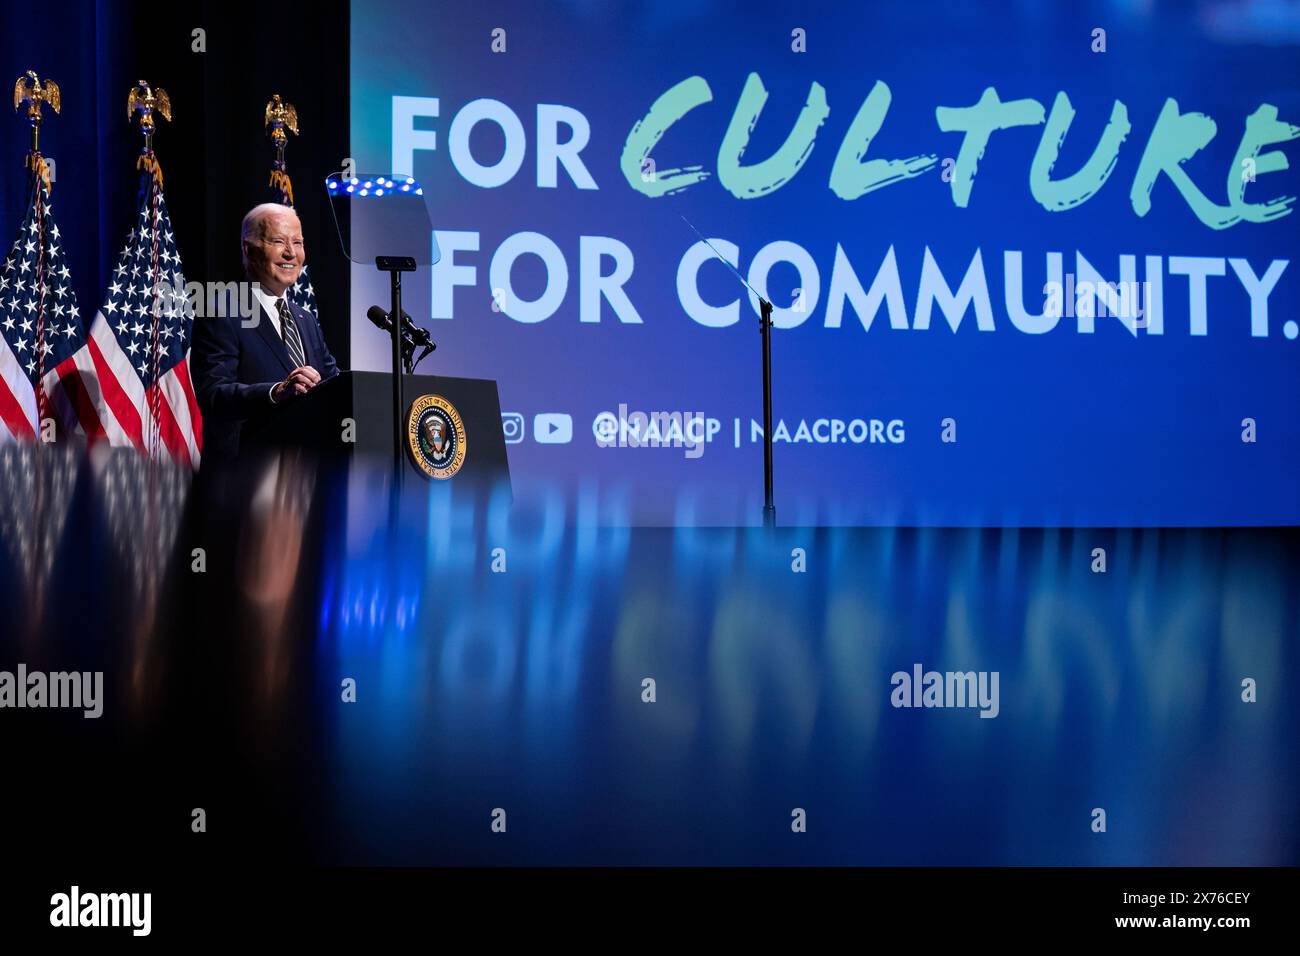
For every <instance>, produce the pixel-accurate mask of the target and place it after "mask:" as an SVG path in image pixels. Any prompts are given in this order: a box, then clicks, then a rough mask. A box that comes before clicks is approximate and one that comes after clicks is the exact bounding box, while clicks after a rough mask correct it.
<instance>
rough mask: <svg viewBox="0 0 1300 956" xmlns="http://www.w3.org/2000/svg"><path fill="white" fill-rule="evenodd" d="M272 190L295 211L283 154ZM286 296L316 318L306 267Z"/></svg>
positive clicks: (274, 170) (275, 168)
mask: <svg viewBox="0 0 1300 956" xmlns="http://www.w3.org/2000/svg"><path fill="white" fill-rule="evenodd" d="M271 190H272V192H274V193H275V198H276V199H277V200H278V201H279V202H280V203H282V204H284V205H286V206H288V207H289V208H290V209H293V181H292V180H290V179H289V173H288V172H287V171H286V170H285V165H284V158H283V154H282V155H281V157H280V158H279V159H277V160H276V161H275V162H274V163H273V164H272V166H271ZM284 296H285V298H286V299H288V300H289V301H290V302H292V303H293V304H294V305H296V306H299V307H300V308H303V309H306V310H307V311H308V312H310V313H311V314H312V316H313V317H315V316H316V290H315V289H313V288H312V287H311V276H309V275H308V274H307V267H306V266H303V267H302V272H301V273H300V274H299V276H298V281H297V282H295V283H294V284H293V285H291V286H289V288H287V289H285V290H284Z"/></svg>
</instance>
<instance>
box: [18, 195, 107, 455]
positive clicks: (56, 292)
mask: <svg viewBox="0 0 1300 956" xmlns="http://www.w3.org/2000/svg"><path fill="white" fill-rule="evenodd" d="M33 179H34V182H33V185H32V199H31V202H30V203H29V204H28V207H27V215H26V217H25V218H24V219H23V224H22V226H21V227H20V228H19V230H18V238H17V239H16V240H15V241H14V244H13V247H12V249H10V251H9V255H8V257H7V258H6V259H5V260H4V263H3V265H2V266H0V442H8V441H13V440H14V439H18V440H26V441H34V440H36V439H37V438H38V437H42V438H43V437H46V436H48V435H49V432H48V429H49V428H51V427H52V428H53V429H54V435H53V436H52V437H54V438H56V439H58V438H61V437H63V436H65V435H75V434H81V435H86V436H87V437H88V438H91V439H94V438H96V437H98V436H99V435H101V434H102V430H101V427H100V422H99V417H98V415H97V413H96V406H95V401H94V397H93V383H90V382H84V381H83V380H82V378H81V376H80V375H78V370H79V369H81V368H82V366H83V364H84V363H85V362H86V361H87V359H88V354H89V350H88V348H87V340H86V327H85V323H84V322H83V321H82V319H81V313H80V311H79V310H78V308H77V303H76V298H75V296H74V295H73V292H72V286H71V284H70V283H69V281H68V280H69V277H70V276H71V273H70V272H69V271H68V264H67V262H66V257H65V255H64V251H63V247H62V244H61V243H62V240H61V237H60V235H59V227H58V225H57V223H55V221H54V211H53V207H52V205H51V203H50V187H49V183H48V182H46V181H45V180H44V179H43V178H42V177H40V176H36V177H33Z"/></svg>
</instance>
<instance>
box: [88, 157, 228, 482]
mask: <svg viewBox="0 0 1300 956" xmlns="http://www.w3.org/2000/svg"><path fill="white" fill-rule="evenodd" d="M156 168H157V167H156V166H155V165H152V164H150V165H147V166H146V173H145V176H144V181H143V185H142V186H141V190H140V207H139V210H138V216H137V217H136V220H135V227H134V228H133V229H132V230H131V231H130V233H129V234H128V235H127V237H126V245H125V246H123V248H122V254H121V256H119V257H118V260H117V268H116V269H114V270H113V275H112V277H111V280H110V282H109V285H108V291H107V292H106V293H105V295H104V305H103V307H102V308H101V309H100V310H99V312H98V313H96V315H95V320H94V322H92V323H91V326H90V349H89V355H90V359H91V363H92V364H91V365H90V366H88V367H86V368H83V369H82V374H83V376H85V377H94V378H95V379H97V381H98V383H99V389H98V393H99V394H98V405H99V409H100V412H99V416H100V419H101V421H102V423H103V429H104V432H105V434H106V435H107V437H108V440H109V443H110V444H113V445H119V446H120V445H128V446H132V447H134V448H137V449H139V450H140V451H143V452H145V453H147V454H148V455H149V456H150V457H151V458H157V459H164V458H170V459H171V460H172V461H176V462H181V463H184V464H187V465H189V466H190V467H191V468H197V467H198V465H199V454H200V452H201V450H202V447H203V426H202V420H201V418H200V416H199V406H198V402H197V401H196V400H195V398H194V386H193V384H192V383H191V381H190V369H189V354H190V335H191V331H192V330H193V327H194V309H193V307H192V305H191V304H190V301H189V299H188V298H187V297H186V293H185V275H184V273H183V272H182V270H181V257H180V255H179V253H178V252H177V251H176V236H175V234H174V233H173V232H172V225H171V219H170V218H169V217H168V215H167V203H166V200H165V199H164V198H163V190H162V183H161V181H160V178H161V177H160V176H158V175H155V174H153V173H155V172H156Z"/></svg>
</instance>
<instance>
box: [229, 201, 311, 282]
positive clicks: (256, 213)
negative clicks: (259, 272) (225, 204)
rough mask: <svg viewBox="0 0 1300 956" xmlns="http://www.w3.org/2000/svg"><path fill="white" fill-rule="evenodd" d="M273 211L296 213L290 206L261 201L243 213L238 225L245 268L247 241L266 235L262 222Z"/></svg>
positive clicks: (240, 248)
mask: <svg viewBox="0 0 1300 956" xmlns="http://www.w3.org/2000/svg"><path fill="white" fill-rule="evenodd" d="M274 212H291V213H293V215H294V216H295V217H296V216H297V215H298V213H297V212H296V211H295V210H294V208H293V207H292V206H286V205H284V204H283V203H278V202H264V203H261V204H260V205H257V206H254V207H253V208H252V209H250V210H248V212H247V213H245V214H244V221H243V222H242V223H240V226H239V253H240V255H241V256H242V258H243V260H244V268H245V269H247V268H248V249H247V248H246V247H247V245H248V243H250V242H252V241H253V240H254V239H260V238H262V236H264V235H266V227H265V226H264V225H263V223H264V222H265V221H266V217H267V216H269V215H270V214H271V213H274ZM300 221H301V220H300Z"/></svg>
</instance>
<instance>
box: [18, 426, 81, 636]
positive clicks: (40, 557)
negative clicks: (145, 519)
mask: <svg viewBox="0 0 1300 956" xmlns="http://www.w3.org/2000/svg"><path fill="white" fill-rule="evenodd" d="M83 458H84V456H83V455H82V453H81V451H80V450H79V449H75V448H71V447H69V446H67V445H64V446H63V447H60V446H59V444H58V443H57V442H56V443H55V444H53V445H34V444H21V445H20V444H14V443H10V444H8V445H0V488H3V489H4V494H3V495H0V540H3V541H4V542H5V545H6V546H7V548H8V551H9V553H10V556H11V557H12V559H13V563H14V566H15V571H16V575H15V577H16V580H14V581H5V582H4V583H3V584H0V600H3V596H4V595H5V594H6V593H8V594H10V595H21V600H15V601H9V602H7V603H6V605H5V612H4V614H5V626H6V627H10V628H14V627H18V626H19V624H18V622H19V621H21V620H23V615H25V625H26V628H27V629H28V631H29V632H30V633H39V631H40V621H41V617H42V615H43V614H44V613H45V610H46V603H47V602H46V598H47V597H51V598H52V599H54V600H60V599H61V598H62V596H63V595H64V593H65V591H66V589H60V587H59V579H58V578H57V577H55V578H54V584H55V587H54V589H53V590H52V591H47V585H49V584H50V581H51V575H52V574H53V571H54V559H55V557H56V555H57V554H58V545H59V542H60V541H61V540H62V538H63V528H64V525H65V524H66V522H67V518H68V508H69V506H70V505H71V503H72V493H73V489H74V488H75V487H76V485H77V476H78V474H80V471H81V463H82V461H83Z"/></svg>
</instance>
